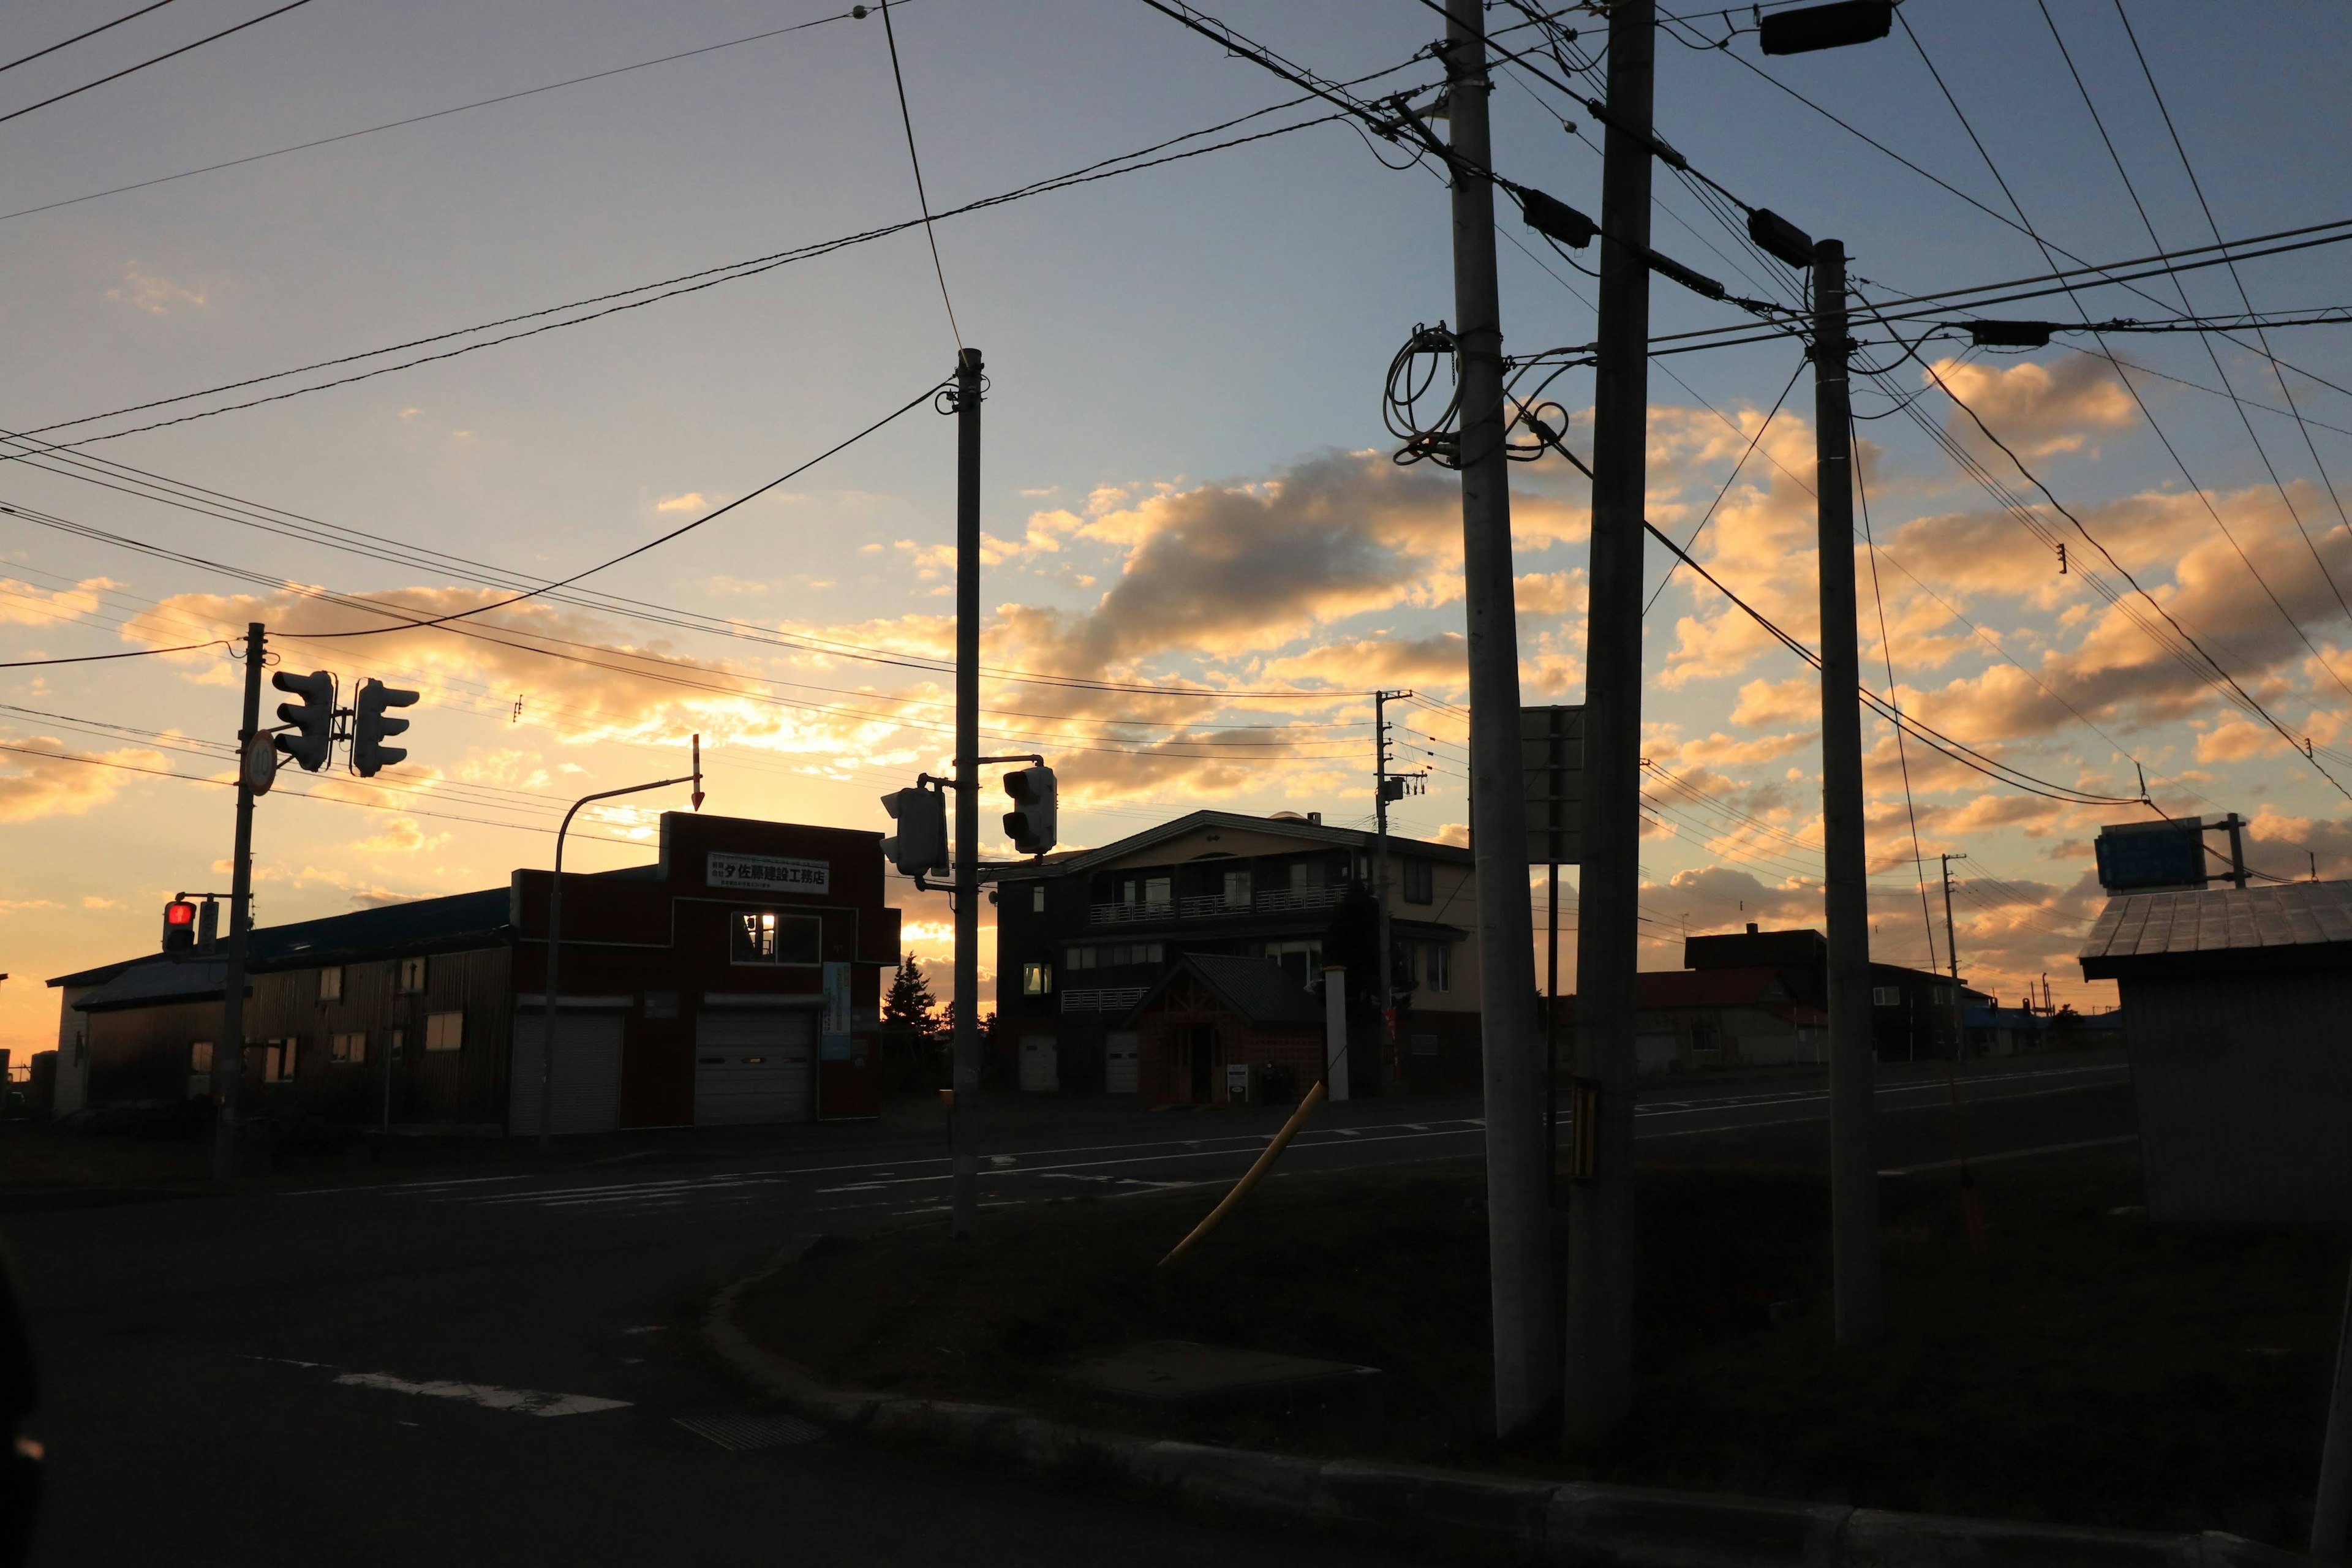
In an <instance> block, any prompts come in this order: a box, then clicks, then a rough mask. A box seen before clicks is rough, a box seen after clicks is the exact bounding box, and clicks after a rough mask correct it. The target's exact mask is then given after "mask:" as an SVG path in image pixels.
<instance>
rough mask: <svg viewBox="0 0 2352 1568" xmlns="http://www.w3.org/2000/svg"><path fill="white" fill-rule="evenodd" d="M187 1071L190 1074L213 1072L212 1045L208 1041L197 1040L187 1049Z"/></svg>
mask: <svg viewBox="0 0 2352 1568" xmlns="http://www.w3.org/2000/svg"><path fill="white" fill-rule="evenodd" d="M188 1070H189V1071H190V1072H192V1073H208V1072H210V1071H212V1070H213V1043H212V1042H211V1041H210V1040H198V1041H197V1042H196V1043H195V1044H194V1045H193V1046H190V1047H188Z"/></svg>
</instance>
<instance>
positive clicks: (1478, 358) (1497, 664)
mask: <svg viewBox="0 0 2352 1568" xmlns="http://www.w3.org/2000/svg"><path fill="white" fill-rule="evenodd" d="M1446 24H1447V25H1446V29H1445V79H1446V92H1447V102H1448V106H1449V115H1448V120H1447V123H1448V125H1449V126H1450V127H1451V134H1452V142H1453V151H1454V154H1455V156H1454V159H1453V160H1452V165H1453V175H1454V180H1453V184H1454V318H1455V320H1456V321H1458V322H1459V323H1460V325H1459V327H1458V329H1457V331H1456V334H1455V342H1456V345H1457V347H1456V353H1458V355H1459V363H1460V366H1461V375H1462V381H1461V388H1462V393H1461V396H1462V568H1463V607H1464V616H1465V622H1466V626H1467V630H1468V633H1469V644H1470V647H1469V656H1470V773H1471V777H1472V778H1473V779H1474V780H1475V781H1477V784H1478V785H1479V786H1480V787H1478V788H1477V789H1476V792H1475V798H1474V799H1473V801H1472V803H1471V811H1470V817H1471V855H1472V858H1473V862H1474V864H1475V867H1476V869H1477V875H1478V1005H1479V1013H1480V1021H1481V1025H1482V1032H1483V1034H1484V1037H1485V1039H1484V1046H1485V1048H1484V1050H1483V1051H1482V1052H1481V1055H1482V1056H1483V1058H1485V1072H1486V1237H1487V1247H1488V1273H1489V1287H1490V1292H1491V1302H1492V1309H1493V1319H1494V1334H1495V1428H1496V1432H1497V1433H1498V1434H1500V1435H1502V1436H1510V1435H1512V1434H1514V1433H1517V1432H1521V1431H1524V1430H1525V1429H1526V1428H1527V1427H1528V1426H1529V1425H1531V1424H1532V1423H1533V1422H1535V1421H1536V1420H1537V1419H1538V1417H1539V1416H1541V1415H1543V1414H1544V1412H1545V1411H1546V1410H1548V1409H1549V1407H1550V1405H1551V1403H1552V1400H1553V1397H1554V1391H1555V1389H1556V1388H1557V1387H1558V1386H1559V1382H1558V1380H1559V1320H1558V1318H1557V1316H1556V1313H1557V1310H1558V1309H1557V1307H1556V1305H1555V1302H1556V1300H1557V1297H1556V1293H1555V1289H1554V1285H1553V1281H1552V1268H1551V1243H1550V1231H1551V1226H1550V1217H1549V1200H1550V1194H1549V1193H1548V1192H1547V1191H1546V1190H1545V1189H1546V1185H1547V1182H1548V1180H1549V1176H1548V1167H1549V1156H1548V1153H1547V1152H1546V1150H1545V1148H1544V1135H1545V1134H1544V1114H1543V1106H1542V1103H1541V1096H1542V1089H1543V1077H1542V1073H1541V1070H1540V1068H1541V1064H1540V1062H1538V1059H1537V1055H1538V1051H1539V1050H1540V1049H1541V1041H1542V1034H1541V1031H1540V1030H1539V1029H1538V1027H1537V1026H1536V973H1535V971H1536V964H1535V930H1534V927H1535V921H1534V917H1533V915H1532V913H1531V911H1530V910H1528V867H1527V842H1528V833H1527V807H1526V803H1525V802H1524V801H1523V800H1522V799H1521V795H1520V790H1519V787H1518V785H1519V635H1518V612H1517V605H1516V604H1515V603H1514V601H1513V597H1512V595H1513V583H1512V577H1511V491H1510V471H1509V469H1510V465H1509V459H1508V458H1507V455H1506V452H1505V450H1504V445H1503V443H1504V439H1505V436H1506V432H1507V423H1508V422H1507V420H1506V419H1505V417H1504V413H1503V327H1502V310H1501V304H1500V300H1499V297H1498V290H1497V289H1496V281H1495V183H1494V180H1493V178H1492V176H1491V175H1490V174H1489V173H1488V171H1489V170H1491V169H1492V168H1493V166H1494V162H1493V153H1492V149H1491V146H1490V143H1489V142H1488V139H1487V125H1486V100H1487V97H1488V95H1489V94H1490V93H1492V92H1493V90H1494V84H1493V82H1492V81H1491V79H1489V78H1488V77H1487V75H1486V20H1485V11H1484V7H1483V6H1482V5H1480V0H1447V4H1446Z"/></svg>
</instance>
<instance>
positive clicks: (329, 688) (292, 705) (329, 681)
mask: <svg viewBox="0 0 2352 1568" xmlns="http://www.w3.org/2000/svg"><path fill="white" fill-rule="evenodd" d="M269 684H270V685H272V686H274V687H276V688H278V690H280V691H291V692H293V693H295V694H296V695H298V696H299V697H300V698H301V699H302V700H301V701H299V702H280V703H279V704H278V721H279V722H281V723H286V724H291V725H292V726H293V727H294V732H293V733H292V734H290V735H280V736H278V738H277V746H278V750H279V751H281V752H285V753H286V754H287V755H288V756H289V757H291V758H293V759H294V760H295V761H296V762H298V763H301V764H302V771H303V772H304V773H317V772H318V771H319V770H320V768H323V767H325V766H326V765H327V759H328V758H329V757H331V756H332V755H334V752H335V678H334V677H333V676H332V675H331V674H329V673H328V672H327V671H325V670H323V669H314V670H312V671H311V672H310V674H308V675H295V674H292V673H290V672H289V671H287V670H283V669H281V670H278V672H277V673H275V674H274V675H272V676H271V677H270V678H269Z"/></svg>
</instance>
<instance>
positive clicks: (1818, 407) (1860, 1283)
mask: <svg viewBox="0 0 2352 1568" xmlns="http://www.w3.org/2000/svg"><path fill="white" fill-rule="evenodd" d="M1847 353H1848V342H1847V339H1846V300H1845V247H1844V246H1843V244H1841V243H1840V242H1839V241H1837V240H1834V239H1824V240H1822V241H1821V242H1820V243H1819V244H1817V245H1815V246H1814V247H1813V421H1814V432H1813V438H1814V440H1815V442H1816V443H1817V446H1816V453H1817V465H1816V473H1815V477H1814V480H1813V488H1814V491H1815V494H1816V495H1817V497H1818V498H1819V502H1820V510H1819V517H1820V524H1821V529H1820V538H1821V597H1822V858H1823V859H1824V861H1825V862H1826V865H1825V874H1824V877H1823V889H1822V902H1823V904H1824V905H1825V906H1826V911H1825V912H1826V914H1827V916H1828V921H1829V928H1830V956H1829V965H1830V972H1829V1015H1830V1257H1831V1278H1832V1289H1831V1292H1830V1295H1831V1306H1832V1316H1833V1317H1834V1319H1835V1321H1836V1325H1837V1339H1838V1343H1840V1344H1843V1345H1864V1344H1871V1343H1874V1342H1876V1340H1877V1339H1878V1337H1879V1335H1880V1334H1881V1333H1882V1332H1884V1331H1885V1326H1886V1310H1885V1289H1884V1282H1883V1280H1882V1279H1881V1277H1880V1271H1879V1261H1878V1226H1879V1217H1878V1160H1877V1157H1876V1153H1875V1150H1874V1144H1873V1141H1872V1138H1871V1114H1872V1110H1873V1106H1874V1095H1875V1094H1876V1092H1877V1061H1876V1052H1875V1050H1874V1048H1873V1046H1872V1043H1871V1027H1870V886H1869V881H1868V877H1869V874H1870V861H1869V851H1868V848H1867V846H1866V845H1865V843H1864V823H1863V791H1862V704H1861V702H1860V701H1859V700H1858V699H1857V698H1856V696H1855V692H1856V691H1857V690H1858V689H1859V688H1860V687H1861V685H1862V653H1861V648H1860V646H1859V642H1858V638H1859V637H1860V635H1861V633H1860V626H1859V624H1858V620H1857V616H1856V611H1855V605H1854V587H1853V425H1852V423H1851V422H1850V418H1849V415H1850V410H1849V407H1848V405H1847V389H1846V356H1847Z"/></svg>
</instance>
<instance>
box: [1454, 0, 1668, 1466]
mask: <svg viewBox="0 0 2352 1568" xmlns="http://www.w3.org/2000/svg"><path fill="white" fill-rule="evenodd" d="M1656 48H1657V6H1656V5H1655V3H1654V0H1621V3H1620V4H1618V5H1612V6H1611V7H1610V9H1609V89H1608V95H1609V96H1608V108H1609V121H1608V126H1607V130H1606V132H1605V139H1604V141H1603V143H1602V149H1601V240H1600V244H1601V298H1600V310H1599V318H1600V319H1599V331H1598V341H1597V343H1596V346H1595V354H1594V362H1595V363H1594V368H1593V377H1592V382H1593V391H1592V398H1593V425H1592V474H1593V478H1592V546H1591V567H1590V570H1591V594H1590V597H1589V605H1590V608H1589V611H1588V618H1587V621H1586V632H1585V677H1584V690H1585V697H1584V835H1583V855H1584V860H1583V872H1582V875H1581V877H1580V879H1579V881H1578V884H1577V889H1578V890H1577V920H1576V994H1577V1003H1576V1007H1577V1014H1576V1018H1577V1030H1576V1072H1577V1076H1578V1077H1579V1078H1581V1079H1586V1080H1588V1081H1589V1082H1590V1083H1591V1084H1592V1085H1593V1086H1595V1092H1594V1094H1593V1095H1592V1096H1591V1097H1590V1098H1589V1100H1588V1099H1584V1098H1581V1097H1580V1103H1590V1104H1591V1105H1593V1106H1595V1107H1597V1110H1596V1113H1595V1121H1596V1125H1595V1127H1594V1128H1593V1137H1592V1139H1591V1148H1592V1173H1591V1177H1590V1178H1589V1179H1584V1180H1579V1181H1576V1182H1574V1183H1571V1184H1570V1187H1569V1196H1568V1280H1567V1317H1568V1329H1567V1361H1566V1365H1565V1367H1564V1369H1563V1377H1562V1381H1561V1395H1562V1415H1563V1421H1562V1429H1563V1436H1566V1437H1567V1438H1568V1439H1569V1440H1570V1442H1572V1443H1586V1444H1589V1443H1597V1442H1599V1441H1601V1439H1602V1438H1605V1437H1606V1436H1609V1434H1610V1433H1611V1432H1612V1431H1613V1430H1614V1429H1615V1428H1616V1426H1617V1424H1618V1423H1619V1422H1620V1421H1622V1420H1623V1419H1624V1417H1625V1413H1626V1412H1627V1410H1628V1409H1630V1408H1631V1406H1632V1405H1633V1083H1634V1068H1633V1004H1634V985H1635V984H1636V983H1635V980H1634V972H1635V970H1636V969H1637V968H1638V966H1639V963H1640V959H1639V954H1638V952H1637V951H1636V941H1637V938H1636V934H1635V933H1636V931H1638V930H1639V924H1638V918H1637V917H1638V916H1639V914H1640V910H1638V909H1637V908H1636V907H1635V904H1634V900H1635V897H1636V895H1637V894H1638V893H1639V891H1640V889H1641V867H1640V865H1639V863H1638V856H1639V853H1640V843H1639V841H1640V836H1641V810H1642V807H1641V757H1642V552H1643V532H1642V530H1643V501H1644V498H1643V491H1644V489H1645V478H1646V475H1645V471H1644V457H1645V449H1646V447H1647V444H1648V436H1649V402H1650V343H1649V338H1650V262H1649V250H1650V158H1651V155H1652V145H1651V141H1650V109H1651V97H1652V89H1653V85H1654V74H1655V58H1656ZM1483 874H1484V873H1483V868H1482V873H1481V875H1482V878H1483ZM1482 885H1483V883H1482ZM1516 890H1517V889H1514V891H1515V892H1516ZM1523 901H1524V900H1523ZM1521 946H1522V950H1523V951H1524V948H1525V944H1524V943H1522V944H1521ZM1582 1135H1583V1130H1582V1129H1577V1130H1576V1131H1575V1133H1574V1136H1577V1137H1582Z"/></svg>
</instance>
